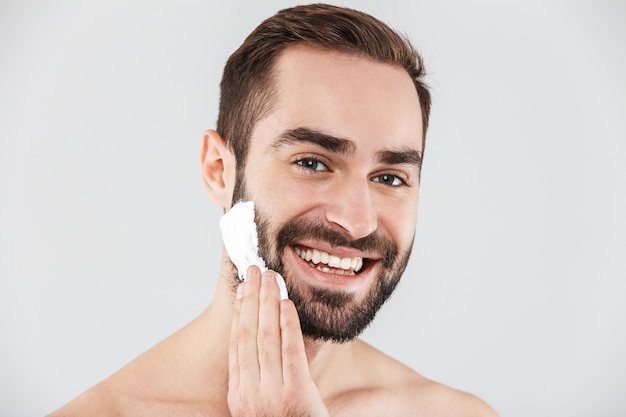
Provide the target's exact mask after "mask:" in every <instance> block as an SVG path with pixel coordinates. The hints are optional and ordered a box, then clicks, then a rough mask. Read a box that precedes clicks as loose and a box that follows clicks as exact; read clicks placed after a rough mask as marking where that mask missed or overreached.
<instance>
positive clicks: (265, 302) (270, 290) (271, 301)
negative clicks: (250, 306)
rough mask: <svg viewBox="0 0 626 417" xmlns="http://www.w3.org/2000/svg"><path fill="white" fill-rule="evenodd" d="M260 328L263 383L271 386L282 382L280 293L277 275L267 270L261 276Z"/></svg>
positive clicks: (258, 347)
mask: <svg viewBox="0 0 626 417" xmlns="http://www.w3.org/2000/svg"><path fill="white" fill-rule="evenodd" d="M259 301H260V302H259V330H258V334H257V350H258V357H259V369H260V376H261V383H263V384H269V385H270V386H279V385H281V384H282V382H283V381H282V372H281V368H282V359H281V335H280V293H279V289H278V285H277V283H276V276H275V274H274V272H272V271H266V272H264V273H263V275H262V278H261V290H260V294H259Z"/></svg>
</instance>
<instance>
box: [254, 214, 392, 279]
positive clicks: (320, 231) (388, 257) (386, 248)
mask: <svg viewBox="0 0 626 417" xmlns="http://www.w3.org/2000/svg"><path fill="white" fill-rule="evenodd" d="M258 220H259V219H257V224H259V222H258ZM261 222H263V221H261ZM264 226H267V225H263V226H261V227H264ZM296 239H309V240H319V241H325V242H327V243H329V244H330V245H331V246H340V247H346V248H353V249H356V250H359V251H364V252H372V253H375V254H376V255H377V256H378V257H379V258H380V260H381V262H382V264H383V266H384V267H385V268H391V267H392V266H393V263H394V260H395V259H396V258H397V256H398V247H397V246H396V245H395V243H394V242H393V241H392V240H391V239H390V238H388V237H386V236H383V235H381V234H380V233H378V232H374V233H372V234H370V235H367V236H365V237H362V238H359V239H354V240H353V239H350V238H348V237H347V236H346V235H345V234H343V233H341V232H339V231H337V230H335V229H331V228H330V227H328V226H327V225H326V224H324V223H322V222H320V221H314V220H304V219H296V220H292V221H290V222H289V223H287V224H285V225H284V226H283V227H282V228H281V229H280V230H279V232H278V235H277V237H276V245H277V250H278V253H282V252H283V250H284V249H285V247H287V245H288V244H289V243H290V242H293V241H294V240H296Z"/></svg>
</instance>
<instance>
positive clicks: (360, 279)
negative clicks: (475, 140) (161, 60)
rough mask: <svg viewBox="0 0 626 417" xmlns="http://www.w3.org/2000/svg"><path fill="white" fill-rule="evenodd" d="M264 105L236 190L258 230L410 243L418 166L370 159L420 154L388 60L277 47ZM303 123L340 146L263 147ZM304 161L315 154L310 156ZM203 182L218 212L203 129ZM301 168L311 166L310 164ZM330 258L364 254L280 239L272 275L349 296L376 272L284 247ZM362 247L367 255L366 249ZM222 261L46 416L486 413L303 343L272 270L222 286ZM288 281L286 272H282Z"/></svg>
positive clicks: (217, 157)
mask: <svg viewBox="0 0 626 417" xmlns="http://www.w3.org/2000/svg"><path fill="white" fill-rule="evenodd" d="M277 68H278V78H277V80H278V101H277V103H276V105H275V106H274V108H273V109H272V111H271V112H270V113H269V114H268V115H267V116H266V117H265V118H264V119H262V120H260V121H259V122H258V123H257V125H256V126H255V129H254V131H253V134H252V138H251V147H250V151H249V155H248V163H247V168H246V173H245V177H246V187H247V191H248V194H249V195H248V196H249V197H250V198H251V199H253V200H254V201H255V204H256V205H257V207H258V209H259V210H262V211H263V212H264V213H266V214H268V216H269V221H270V226H271V227H270V229H271V230H270V232H276V231H277V230H278V228H279V227H280V226H281V225H283V224H285V223H286V222H287V221H289V220H293V219H297V218H305V219H308V220H316V221H319V222H323V224H324V225H325V226H327V227H330V228H332V229H334V230H337V231H339V232H341V233H342V234H345V235H346V237H348V238H350V239H358V238H361V237H365V236H368V235H369V234H371V233H373V232H375V231H376V232H378V233H380V234H382V235H384V236H386V237H388V238H390V239H392V240H393V242H394V243H395V244H396V245H397V246H398V247H399V248H400V249H403V250H404V249H407V248H408V247H410V245H411V243H412V238H413V231H414V229H415V228H414V226H415V223H416V218H417V217H416V216H417V200H418V189H419V167H418V166H417V165H416V164H414V163H400V164H390V163H388V161H386V162H381V160H380V158H378V156H379V155H380V152H381V151H387V150H394V151H402V152H405V151H406V152H409V151H411V152H413V151H417V152H418V153H420V154H421V152H422V149H421V143H422V140H421V139H422V137H421V132H422V128H421V116H420V107H419V102H418V97H417V94H416V92H415V89H414V88H413V84H412V82H411V80H410V78H409V76H408V75H407V74H406V73H405V72H404V71H403V70H401V69H398V68H395V67H391V66H388V65H383V64H380V63H374V62H371V61H369V60H366V59H363V58H358V57H354V56H351V55H345V54H339V53H332V52H328V51H320V50H316V49H310V48H306V47H290V48H289V49H287V50H286V51H285V52H284V53H283V54H282V55H281V57H280V58H279V61H278V67H277ZM296 128H306V129H311V130H315V131H318V132H321V133H324V134H326V135H331V136H333V137H336V138H342V139H346V140H348V141H350V143H352V145H353V146H352V147H351V149H352V151H351V152H349V153H345V152H344V153H341V152H334V151H330V150H328V149H326V148H324V147H322V146H319V145H318V144H313V143H309V142H307V141H304V143H289V144H283V145H281V146H279V147H272V146H271V145H272V144H273V143H275V141H276V138H278V137H280V135H281V134H282V133H284V132H285V131H287V130H289V129H296ZM311 158H314V159H317V160H318V162H315V161H313V162H312V161H311ZM202 166H203V175H204V181H205V186H206V189H207V192H208V194H209V196H210V197H211V198H212V200H213V201H215V202H216V203H217V204H219V205H221V206H222V207H224V208H226V209H228V208H229V205H230V201H231V197H232V191H233V188H234V179H235V159H234V156H233V155H232V154H231V153H230V151H229V150H228V149H227V147H226V146H225V144H224V141H223V140H222V138H220V137H219V135H218V134H217V133H216V132H215V131H208V132H206V134H205V136H204V143H203V149H202ZM313 168H314V169H313ZM297 244H299V245H306V246H308V247H312V248H319V249H323V250H326V251H328V252H330V253H333V254H337V255H339V256H345V257H353V256H364V257H367V256H371V257H372V258H373V259H374V261H373V262H372V264H371V265H370V267H368V269H367V270H366V271H364V272H363V273H362V274H359V275H357V276H354V277H341V276H337V275H334V274H325V273H323V272H320V271H317V270H315V269H313V268H311V267H310V266H309V265H308V264H307V263H306V262H303V261H302V260H301V259H300V258H299V257H297V255H295V252H294V251H293V247H292V245H288V246H287V248H286V250H285V251H284V253H283V254H281V258H282V261H283V263H284V265H285V271H288V272H289V274H288V276H287V277H286V279H292V280H296V278H294V277H297V280H298V281H297V282H293V285H294V286H296V287H298V288H301V289H303V290H304V291H306V288H307V287H308V286H317V287H320V288H330V289H334V290H341V291H346V292H350V293H352V294H354V295H355V299H356V300H360V299H361V298H362V296H363V294H365V292H366V290H367V289H369V288H370V286H371V285H372V284H373V282H375V280H376V279H378V278H377V277H378V273H379V272H380V268H381V266H380V262H379V261H376V259H375V256H374V255H373V254H363V253H359V252H358V251H356V250H355V249H351V248H337V247H330V246H329V245H328V244H326V243H324V242H316V241H307V242H297ZM366 255H367V256H366ZM234 273H235V271H234V269H233V266H232V264H231V263H230V262H229V261H228V259H227V257H226V256H225V257H224V261H223V262H222V266H221V270H220V278H219V280H218V285H217V289H216V293H215V296H214V299H213V301H212V303H211V305H210V306H209V307H208V308H207V310H205V311H204V312H203V313H202V314H201V315H200V316H199V317H198V318H196V319H195V320H194V321H192V322H191V323H190V324H188V325H187V326H186V327H185V328H183V329H181V330H180V331H179V332H177V333H176V334H174V335H172V336H170V337H169V338H168V339H166V340H165V341H163V342H162V343H160V344H159V345H157V346H155V347H154V348H152V349H151V350H149V351H148V352H146V353H144V354H143V355H141V356H140V357H139V358H137V359H135V360H134V361H133V362H131V363H130V364H128V365H127V366H125V367H124V368H122V369H121V370H120V371H118V372H117V373H115V374H113V375H112V376H111V377H109V378H108V379H106V380H104V381H103V382H101V383H100V384H98V385H96V386H95V387H93V388H92V389H90V390H88V391H87V392H85V393H84V394H82V395H81V396H79V397H78V398H76V399H75V400H74V401H72V402H71V403H69V404H68V405H66V406H65V407H63V408H62V409H60V410H58V411H57V412H55V413H53V414H52V416H74V415H76V416H78V415H80V416H90V415H94V416H96V415H97V416H127V415H128V416H177V415H181V416H182V415H184V416H231V415H233V416H283V417H285V416H329V415H332V416H354V415H359V416H380V415H402V416H461V415H463V416H495V415H496V414H495V412H494V411H493V410H492V409H491V408H490V407H489V406H488V405H486V404H485V403H484V402H483V401H481V400H480V399H478V398H476V397H474V396H472V395H470V394H467V393H463V392H460V391H457V390H454V389H451V388H449V387H446V386H444V385H441V384H439V383H436V382H433V381H430V380H427V379H426V378H424V377H422V376H421V375H419V374H417V373H416V372H415V371H413V370H411V369H410V368H408V367H406V366H405V365H403V364H401V363H399V362H397V361H396V360H394V359H393V358H390V357H389V356H387V355H385V354H384V353H382V352H380V351H378V350H376V349H375V348H373V347H371V346H369V345H368V344H366V343H364V342H363V341H361V340H359V339H353V340H351V341H350V342H347V343H343V344H336V343H325V342H321V341H313V340H311V339H308V338H303V337H302V333H301V330H300V325H299V319H298V313H297V311H296V309H295V307H294V305H293V303H292V302H291V301H290V300H283V301H280V300H279V295H278V287H277V285H276V283H275V280H274V276H273V272H272V271H267V272H265V273H264V274H261V273H260V271H259V270H258V268H256V267H252V268H251V269H249V271H248V274H247V280H246V283H245V284H242V285H240V286H239V287H238V288H237V291H236V293H235V292H234V291H233V286H232V280H233V278H232V277H233V274H234ZM290 277H291V278H290Z"/></svg>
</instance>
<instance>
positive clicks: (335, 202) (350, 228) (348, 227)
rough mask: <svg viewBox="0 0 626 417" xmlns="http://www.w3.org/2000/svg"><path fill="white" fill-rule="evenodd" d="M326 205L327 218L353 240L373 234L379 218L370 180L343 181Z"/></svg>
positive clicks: (331, 194)
mask: <svg viewBox="0 0 626 417" xmlns="http://www.w3.org/2000/svg"><path fill="white" fill-rule="evenodd" d="M333 191H334V192H333V193H330V196H331V197H330V201H328V204H327V205H326V209H325V216H326V220H327V221H328V222H329V223H331V224H332V225H334V226H336V227H338V228H340V229H341V231H343V232H344V233H346V234H348V235H349V237H350V238H351V239H353V240H356V239H360V238H362V237H365V236H369V235H370V234H372V233H373V232H374V231H375V230H376V228H377V227H378V220H377V215H376V210H375V207H374V203H373V201H372V195H371V190H370V184H369V181H368V180H360V181H347V180H344V181H341V183H340V184H338V186H337V187H335V190H333Z"/></svg>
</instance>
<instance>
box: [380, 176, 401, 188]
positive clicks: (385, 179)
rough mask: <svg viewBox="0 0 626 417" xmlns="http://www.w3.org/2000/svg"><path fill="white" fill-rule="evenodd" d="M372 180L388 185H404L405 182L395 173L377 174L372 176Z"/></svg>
mask: <svg viewBox="0 0 626 417" xmlns="http://www.w3.org/2000/svg"><path fill="white" fill-rule="evenodd" d="M373 181H374V182H379V183H381V184H383V185H387V186H389V187H399V186H401V185H406V182H405V181H404V180H403V179H401V178H400V177H398V176H397V175H392V174H381V175H377V176H375V177H374V178H373Z"/></svg>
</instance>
